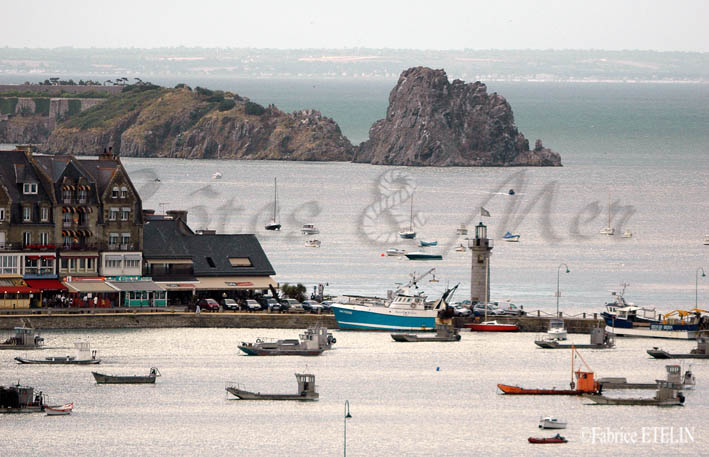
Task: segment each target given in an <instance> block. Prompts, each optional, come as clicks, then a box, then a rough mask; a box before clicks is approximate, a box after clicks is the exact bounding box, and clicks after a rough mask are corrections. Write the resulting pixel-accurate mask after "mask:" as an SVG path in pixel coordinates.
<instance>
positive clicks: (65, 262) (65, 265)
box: [59, 257, 69, 270]
mask: <svg viewBox="0 0 709 457" xmlns="http://www.w3.org/2000/svg"><path fill="white" fill-rule="evenodd" d="M59 268H60V269H62V270H66V269H67V268H69V259H67V258H66V257H62V259H61V261H60V262H59Z"/></svg>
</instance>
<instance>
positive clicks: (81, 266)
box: [79, 257, 86, 270]
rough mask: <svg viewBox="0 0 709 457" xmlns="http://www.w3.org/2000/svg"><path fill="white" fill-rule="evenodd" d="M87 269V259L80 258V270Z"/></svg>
mask: <svg viewBox="0 0 709 457" xmlns="http://www.w3.org/2000/svg"><path fill="white" fill-rule="evenodd" d="M84 269H86V259H85V258H83V257H80V258H79V270H84Z"/></svg>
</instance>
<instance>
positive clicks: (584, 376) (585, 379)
mask: <svg viewBox="0 0 709 457" xmlns="http://www.w3.org/2000/svg"><path fill="white" fill-rule="evenodd" d="M575 374H576V390H577V391H579V392H588V393H595V392H598V383H597V382H596V381H595V380H594V378H593V372H592V371H581V370H577V371H576V373H575Z"/></svg>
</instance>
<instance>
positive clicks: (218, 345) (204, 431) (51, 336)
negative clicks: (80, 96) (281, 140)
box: [0, 81, 709, 456]
mask: <svg viewBox="0 0 709 457" xmlns="http://www.w3.org/2000/svg"><path fill="white" fill-rule="evenodd" d="M186 82H188V83H192V84H195V83H194V82H190V81H186ZM393 84H394V83H352V84H349V83H334V82H317V83H315V84H313V83H308V82H303V81H299V82H292V83H290V85H287V86H284V85H279V84H277V83H274V82H273V81H269V82H265V83H261V82H255V81H222V82H220V83H219V84H217V83H215V82H214V81H207V82H202V83H201V84H200V85H203V86H206V87H212V88H222V89H230V90H234V91H236V92H238V93H239V94H241V95H245V96H249V97H251V98H252V99H253V100H256V101H258V102H259V103H275V104H276V105H277V106H279V107H280V108H282V109H284V110H293V109H301V108H316V109H319V110H321V111H322V112H323V113H324V114H326V115H328V116H332V117H333V118H335V120H336V121H337V122H338V123H339V124H340V125H341V126H342V129H343V132H344V133H345V135H347V136H348V137H349V138H350V139H351V140H352V141H353V142H355V143H357V142H359V141H362V140H363V139H365V138H366V134H367V130H368V128H369V126H370V125H371V123H372V122H374V121H375V120H377V119H379V118H381V117H383V116H384V113H385V111H386V103H387V101H386V99H387V94H388V91H389V90H390V89H391V87H392V86H393ZM488 86H489V90H490V91H491V92H492V91H498V92H500V93H501V94H503V95H504V96H506V97H507V99H508V101H509V102H510V104H511V105H512V107H513V110H514V112H515V118H516V120H517V125H518V127H519V128H520V130H521V131H522V132H523V133H524V134H525V135H526V136H527V138H529V139H530V141H531V142H532V143H533V141H534V140H535V139H536V138H542V139H543V140H544V144H545V145H546V146H548V147H551V148H552V149H553V150H555V151H558V152H560V153H561V156H562V161H563V163H564V167H563V168H543V169H542V168H539V169H533V168H525V169H504V168H407V167H379V166H371V165H362V164H349V163H293V162H268V161H259V162H249V161H185V160H172V159H169V160H168V159H130V158H126V159H124V163H125V165H126V166H127V168H128V170H129V171H130V173H131V177H132V179H133V182H134V183H135V184H136V187H137V188H138V189H139V190H140V193H141V195H142V198H143V202H144V207H145V208H154V209H156V210H158V212H161V210H167V209H187V210H188V211H189V224H190V225H191V226H192V227H193V228H195V229H199V228H210V229H216V230H217V231H218V232H222V233H233V232H242V233H256V234H257V235H258V238H259V240H260V241H261V244H262V245H263V247H264V249H265V251H266V253H267V254H268V256H269V258H270V260H271V263H272V264H273V266H274V268H275V270H276V272H277V276H276V279H277V280H278V281H279V282H281V283H284V282H291V283H293V282H302V283H303V284H305V285H307V286H308V287H309V288H312V286H314V285H316V284H318V283H324V284H327V287H326V293H331V294H339V293H361V294H378V295H383V294H385V293H386V290H388V289H392V288H394V286H395V283H397V282H404V281H406V280H407V279H408V275H409V274H410V273H412V272H414V271H416V272H417V273H419V274H421V273H424V272H425V271H427V270H428V269H429V268H432V267H435V268H436V279H438V280H439V282H429V279H431V277H430V276H429V277H427V278H426V279H425V280H424V281H422V284H421V286H422V288H423V289H424V290H425V291H426V292H428V293H429V295H430V296H436V295H437V294H439V293H440V292H442V290H443V289H444V287H445V286H446V285H447V284H450V285H454V284H457V283H460V288H459V291H458V293H457V294H456V296H455V299H456V300H460V299H464V298H468V294H469V285H468V284H469V269H470V262H471V258H470V254H469V253H459V252H456V251H455V250H454V248H455V246H457V245H458V244H459V243H461V242H462V243H464V242H465V241H464V240H462V239H460V238H459V237H457V236H456V232H455V230H456V228H457V227H458V226H459V225H460V224H461V223H465V224H466V225H467V226H468V228H469V229H471V232H472V228H473V226H474V225H475V224H477V223H478V222H479V221H480V217H479V214H480V212H479V208H480V207H481V206H484V207H485V208H486V209H487V210H488V211H489V212H490V213H491V217H490V218H485V219H484V222H485V223H486V224H487V225H488V227H489V235H490V236H491V237H492V238H494V243H495V247H494V250H493V256H492V266H491V268H492V270H491V283H492V298H493V299H494V300H500V301H501V300H508V299H509V300H511V301H513V302H514V303H516V304H518V305H523V306H524V307H525V309H529V310H536V309H541V310H543V311H546V312H551V311H553V310H554V308H555V306H556V298H555V297H554V292H555V291H556V286H557V274H558V273H559V271H561V273H560V274H559V280H560V289H561V298H560V308H561V311H563V312H564V313H565V314H578V313H581V312H587V313H593V312H599V311H600V310H601V308H602V305H603V303H604V302H605V301H606V300H607V299H608V298H609V297H610V291H612V290H617V289H618V288H619V285H620V284H621V283H629V284H630V285H629V286H628V289H627V293H626V295H627V298H628V299H629V300H631V301H633V302H635V303H637V304H641V305H650V306H656V307H657V308H658V310H660V311H670V310H673V309H677V308H685V309H686V308H689V307H693V306H694V300H695V291H696V292H698V297H699V298H698V301H699V303H700V304H702V303H704V304H706V303H707V300H708V299H709V282H708V281H709V278H702V277H701V275H699V276H698V275H697V269H698V268H699V267H704V269H705V270H707V271H709V264H708V262H707V253H709V247H707V246H703V245H702V240H703V238H704V235H705V234H706V233H709V205H708V204H707V197H708V191H707V189H708V183H707V178H708V176H709V173H708V170H709V154H708V153H709V150H708V149H709V146H707V145H709V129H708V128H707V127H708V126H709V86H707V85H632V84H522V83H490V84H489V85H488ZM216 171H219V172H221V173H222V174H223V178H222V179H221V180H213V179H211V176H212V174H213V173H215V172H216ZM274 177H276V178H278V192H279V203H280V220H281V223H282V224H283V230H282V231H281V232H280V233H279V232H276V233H273V232H266V231H265V230H263V225H264V224H265V223H266V222H268V220H269V219H270V214H271V211H272V203H273V178H274ZM156 178H158V179H159V181H156ZM510 188H513V189H515V191H516V194H515V195H514V196H509V195H507V191H508V189H510ZM412 195H413V199H414V200H413V208H414V213H415V218H414V219H415V221H414V223H415V229H416V231H417V232H418V239H423V240H427V241H432V240H437V241H438V243H439V245H438V246H437V247H436V248H428V249H429V250H430V252H437V253H441V254H443V256H444V260H443V261H440V262H431V263H425V262H412V261H408V260H405V259H403V260H402V259H397V258H391V257H382V255H381V254H382V253H383V252H384V251H385V250H386V249H387V248H390V247H398V248H403V249H408V250H414V249H416V247H415V244H414V243H413V242H406V241H403V240H399V239H398V238H397V236H396V233H397V232H398V231H399V230H400V229H402V228H406V227H408V224H409V210H410V203H411V200H410V199H411V196H412ZM609 199H610V201H611V204H612V211H611V213H612V225H613V226H614V227H615V228H616V233H617V235H616V236H614V237H608V236H602V235H599V233H598V232H599V229H601V228H602V227H604V226H605V225H606V224H607V223H608V202H609ZM304 223H314V224H316V225H317V226H318V227H319V228H320V231H321V233H320V234H319V235H317V238H318V239H320V240H321V241H322V247H321V248H319V249H313V248H306V247H305V246H304V241H305V239H306V237H304V236H303V235H301V234H300V227H301V226H302V225H303V224H304ZM625 230H630V231H632V233H633V237H632V238H629V239H624V238H621V237H620V236H619V234H620V233H623V232H624V231H625ZM507 231H510V232H513V233H518V234H520V235H521V238H520V242H519V243H505V242H503V241H502V240H501V237H502V235H503V234H504V233H505V232H507ZM562 263H565V264H567V265H568V266H569V269H570V270H571V272H570V273H568V274H566V273H564V270H563V267H562V269H561V270H560V269H559V266H560V264H562ZM693 279H695V280H697V284H698V288H697V289H695V281H692V280H693ZM295 333H296V332H292V331H288V330H282V331H278V330H263V331H259V330H222V329H175V330H125V331H104V332H81V333H77V332H46V333H45V337H46V338H47V341H48V343H49V345H52V346H62V347H69V346H71V343H72V342H73V341H74V340H75V339H76V338H78V337H82V336H86V337H89V338H90V340H91V342H92V345H93V346H95V347H96V348H98V349H99V351H100V354H101V356H102V357H104V358H105V360H106V362H105V364H102V365H101V371H105V372H111V373H117V374H120V373H138V372H146V373H147V371H148V369H149V367H150V366H157V367H158V368H159V369H160V370H161V372H162V373H163V377H162V378H160V379H159V380H158V384H157V385H156V386H150V387H145V386H123V387H121V386H117V387H112V386H101V387H98V386H96V385H94V384H93V379H92V377H91V375H90V371H91V369H90V368H84V367H29V366H16V365H14V364H13V363H12V358H13V357H14V356H16V355H18V354H14V353H12V352H7V351H3V353H0V366H2V367H4V368H2V371H0V374H1V376H0V380H2V381H3V383H8V382H14V381H16V380H17V379H20V380H21V381H22V382H23V383H24V384H30V385H35V386H37V387H40V388H42V389H44V390H45V391H46V392H47V393H48V394H50V395H51V396H52V398H55V399H56V400H57V401H58V402H59V401H64V400H73V401H75V402H76V412H75V413H74V415H72V416H71V417H59V418H48V417H44V416H39V415H28V416H22V417H0V429H2V432H3V436H5V437H7V436H10V437H11V438H10V440H9V441H7V440H5V439H3V440H0V455H2V456H4V455H38V454H51V455H105V454H109V453H111V454H118V455H147V454H157V455H225V454H227V453H228V454H239V455H264V456H266V455H283V456H285V455H337V454H339V453H340V452H342V432H343V404H344V401H345V400H346V399H349V400H350V403H351V405H352V416H353V418H352V419H351V420H350V421H349V422H348V425H347V435H348V443H349V445H348V449H347V450H348V453H349V454H350V455H421V456H424V455H500V454H503V453H505V454H512V455H521V454H523V453H530V452H534V453H540V454H542V453H543V455H565V456H566V455H579V454H581V453H584V454H585V453H589V452H592V453H594V454H599V455H600V454H606V455H637V454H639V453H645V454H647V453H654V454H658V455H699V454H701V453H703V452H705V450H706V447H707V445H708V444H709V438H707V433H708V432H709V430H708V429H707V427H706V417H707V414H708V413H709V410H708V409H707V405H708V403H709V400H708V399H707V387H706V386H707V381H708V380H709V367H708V365H707V364H706V363H705V362H701V361H700V362H697V363H695V365H694V371H695V373H696V375H697V378H698V384H699V385H698V387H697V390H696V392H693V393H691V394H689V395H688V400H687V405H686V406H685V407H684V408H675V409H656V408H640V407H611V406H608V407H601V406H587V405H585V403H586V402H585V401H584V400H581V399H578V398H533V397H530V398H513V397H512V398H509V397H502V396H499V395H496V393H495V384H496V383H498V382H508V383H512V384H523V385H529V386H557V387H561V386H565V385H567V384H568V381H569V371H570V368H569V363H570V361H569V354H568V352H567V351H541V350H536V349H535V346H534V344H533V339H534V336H533V335H531V334H527V335H512V336H504V337H503V336H490V335H475V334H468V333H466V334H465V335H464V336H463V340H462V342H460V343H452V344H421V345H405V344H397V343H393V342H391V341H390V338H389V336H388V335H386V334H378V333H342V332H338V333H337V339H338V343H337V345H336V346H337V349H336V350H334V351H331V352H328V353H326V354H325V355H323V356H322V357H318V358H310V359H307V360H306V359H302V358H286V359H284V358H276V359H268V360H264V359H262V358H248V357H242V356H239V355H237V353H236V350H237V349H236V344H237V343H238V342H239V341H241V340H249V339H254V338H256V337H258V336H273V337H276V336H284V337H286V336H295ZM586 339H587V337H585V336H578V339H577V341H583V342H585V341H586ZM656 344H657V342H654V341H649V340H620V341H619V344H618V348H617V349H615V350H612V351H608V352H600V351H586V352H584V356H585V358H586V359H587V361H588V363H589V364H590V365H591V367H592V368H593V369H594V370H596V371H597V372H598V373H599V374H600V375H601V376H627V377H628V378H629V379H633V380H637V381H642V380H653V379H656V378H660V377H662V376H663V375H664V364H663V363H662V362H660V361H654V360H649V359H648V357H647V356H646V354H645V352H644V351H645V349H647V348H649V347H650V346H652V345H656ZM691 345H692V343H689V342H667V343H665V342H663V346H664V347H667V348H669V349H675V350H678V351H679V350H682V351H684V350H687V349H688V348H690V347H691ZM61 351H64V350H63V349H62V350H60V353H62V352H61ZM45 352H46V353H47V355H52V354H50V352H52V353H54V351H49V350H48V351H45ZM306 364H307V365H306ZM306 366H307V369H308V370H309V371H312V372H314V373H315V374H316V375H317V383H318V384H319V386H320V392H321V400H320V401H319V402H317V403H314V404H291V403H285V404H281V403H278V404H276V403H269V402H266V403H248V402H243V403H240V402H238V401H233V400H228V399H227V398H226V395H225V392H224V385H225V383H226V382H227V381H230V380H233V381H240V382H243V383H245V384H246V385H247V386H249V387H253V388H254V389H257V390H261V391H264V392H266V391H268V392H276V391H283V392H289V391H294V390H295V378H294V376H293V373H294V372H295V371H301V370H305V369H306ZM437 367H440V370H439V371H437ZM146 393H147V394H146ZM644 394H645V395H648V394H649V393H648V392H645V393H644ZM541 414H555V415H559V416H561V417H563V418H566V419H567V420H568V421H569V424H570V425H569V428H568V430H567V431H566V432H565V433H564V434H565V435H566V436H567V437H568V438H569V440H570V443H569V444H567V445H565V446H558V447H557V446H550V447H543V449H539V448H536V447H535V448H530V445H528V444H527V442H526V438H527V437H528V436H530V435H536V434H539V435H543V433H540V432H538V431H537V429H536V422H537V420H538V417H539V415H541ZM592 427H609V428H610V431H612V432H619V433H620V435H618V436H616V437H615V440H616V442H615V443H614V442H611V443H609V442H608V440H609V439H611V438H608V437H606V438H607V439H606V442H605V443H601V442H599V439H600V438H596V442H595V443H594V442H592V439H593V438H592V432H593V429H592ZM644 427H673V428H672V429H671V430H673V431H674V433H675V435H674V440H675V441H677V440H680V438H679V437H678V434H679V433H680V432H681V430H684V428H687V429H688V430H689V431H693V433H694V435H693V436H692V439H693V442H689V443H684V444H682V443H674V444H668V443H662V442H661V441H662V439H660V438H659V437H658V438H654V437H653V438H648V437H647V436H645V437H643V435H642V434H643V432H645V433H646V434H647V433H650V432H648V430H650V429H644ZM652 430H655V429H652ZM662 430H665V432H664V433H667V430H668V429H662ZM602 431H604V432H606V431H607V430H606V429H605V428H604V429H603V430H602ZM596 432H597V434H598V433H600V431H598V430H597V431H596ZM626 432H627V433H626ZM624 433H625V435H624ZM632 433H635V434H636V438H635V440H636V444H635V445H632V444H622V443H621V444H618V443H617V441H618V440H619V439H630V438H628V435H627V434H632ZM653 433H654V432H653ZM658 433H660V432H658ZM623 437H626V438H623ZM685 438H686V437H685ZM665 441H666V440H665ZM685 441H686V439H685Z"/></svg>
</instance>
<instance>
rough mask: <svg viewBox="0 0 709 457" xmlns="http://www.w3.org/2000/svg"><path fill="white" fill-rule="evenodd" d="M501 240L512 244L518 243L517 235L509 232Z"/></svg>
mask: <svg viewBox="0 0 709 457" xmlns="http://www.w3.org/2000/svg"><path fill="white" fill-rule="evenodd" d="M502 239H503V240H505V241H509V242H512V243H517V242H518V241H519V235H515V234H512V233H510V232H507V233H505V235H504V236H503V237H502Z"/></svg>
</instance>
